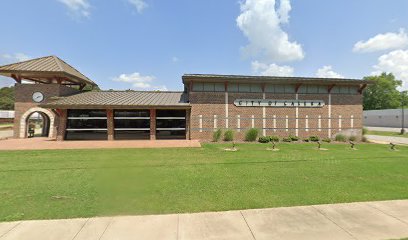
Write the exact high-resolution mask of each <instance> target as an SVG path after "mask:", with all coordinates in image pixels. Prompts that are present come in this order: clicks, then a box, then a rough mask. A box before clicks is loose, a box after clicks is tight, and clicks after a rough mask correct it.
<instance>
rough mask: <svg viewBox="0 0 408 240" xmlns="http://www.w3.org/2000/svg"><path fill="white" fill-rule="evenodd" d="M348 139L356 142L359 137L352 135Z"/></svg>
mask: <svg viewBox="0 0 408 240" xmlns="http://www.w3.org/2000/svg"><path fill="white" fill-rule="evenodd" d="M348 140H349V141H353V142H354V141H356V140H357V137H356V136H350V137H349V139H348Z"/></svg>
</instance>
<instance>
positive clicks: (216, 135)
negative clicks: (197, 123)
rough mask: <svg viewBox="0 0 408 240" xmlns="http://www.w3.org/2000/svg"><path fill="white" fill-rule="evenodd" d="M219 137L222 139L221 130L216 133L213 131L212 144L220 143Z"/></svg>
mask: <svg viewBox="0 0 408 240" xmlns="http://www.w3.org/2000/svg"><path fill="white" fill-rule="evenodd" d="M221 137H222V130H221V129H218V130H217V131H215V132H214V133H213V141H214V142H218V141H220V139H221Z"/></svg>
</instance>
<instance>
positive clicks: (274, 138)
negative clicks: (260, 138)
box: [269, 136, 279, 142]
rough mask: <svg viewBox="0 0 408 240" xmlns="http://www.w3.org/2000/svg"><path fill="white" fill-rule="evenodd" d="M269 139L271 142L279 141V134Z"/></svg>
mask: <svg viewBox="0 0 408 240" xmlns="http://www.w3.org/2000/svg"><path fill="white" fill-rule="evenodd" d="M269 141H271V142H279V137H278V136H269Z"/></svg>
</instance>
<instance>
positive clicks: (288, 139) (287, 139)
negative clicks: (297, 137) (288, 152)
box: [282, 137, 292, 142]
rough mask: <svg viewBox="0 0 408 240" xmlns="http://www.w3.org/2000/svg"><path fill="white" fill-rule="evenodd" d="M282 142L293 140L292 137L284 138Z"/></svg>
mask: <svg viewBox="0 0 408 240" xmlns="http://www.w3.org/2000/svg"><path fill="white" fill-rule="evenodd" d="M282 142H292V139H291V138H290V137H287V138H282Z"/></svg>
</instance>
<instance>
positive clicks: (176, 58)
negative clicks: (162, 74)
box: [171, 57, 180, 63]
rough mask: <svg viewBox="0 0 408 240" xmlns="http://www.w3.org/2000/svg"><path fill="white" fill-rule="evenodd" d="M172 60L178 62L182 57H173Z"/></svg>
mask: <svg viewBox="0 0 408 240" xmlns="http://www.w3.org/2000/svg"><path fill="white" fill-rule="evenodd" d="M171 61H172V62H174V63H176V62H178V61H180V59H179V58H178V57H172V58H171Z"/></svg>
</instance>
